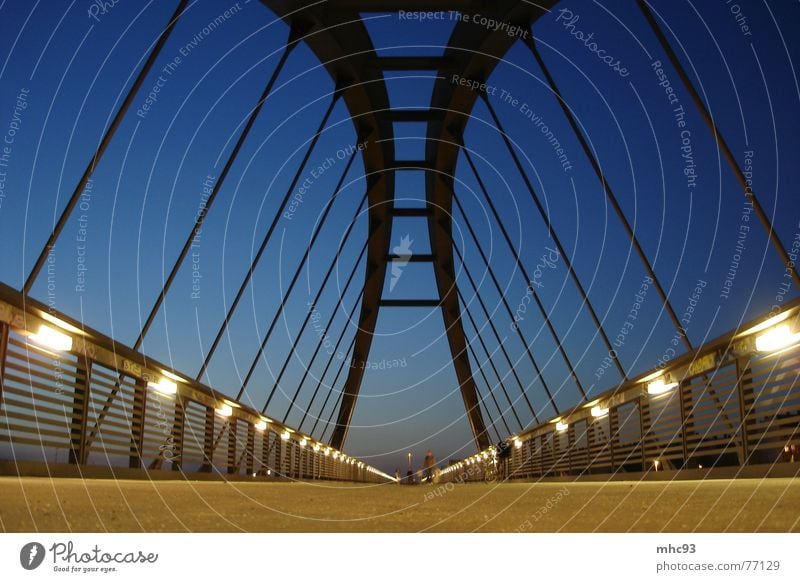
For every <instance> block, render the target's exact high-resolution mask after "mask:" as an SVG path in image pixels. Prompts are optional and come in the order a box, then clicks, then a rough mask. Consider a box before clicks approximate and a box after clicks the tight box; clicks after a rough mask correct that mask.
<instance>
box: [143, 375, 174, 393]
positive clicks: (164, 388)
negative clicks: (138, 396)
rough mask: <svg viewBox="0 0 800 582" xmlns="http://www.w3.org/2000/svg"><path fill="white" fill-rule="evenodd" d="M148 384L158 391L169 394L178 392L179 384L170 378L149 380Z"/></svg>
mask: <svg viewBox="0 0 800 582" xmlns="http://www.w3.org/2000/svg"><path fill="white" fill-rule="evenodd" d="M147 385H148V386H149V387H150V388H152V389H153V390H155V391H156V392H158V393H160V394H165V395H167V396H170V395H172V394H177V393H178V385H177V384H176V383H175V382H173V381H172V380H169V379H168V378H161V379H160V380H159V381H158V382H148V383H147Z"/></svg>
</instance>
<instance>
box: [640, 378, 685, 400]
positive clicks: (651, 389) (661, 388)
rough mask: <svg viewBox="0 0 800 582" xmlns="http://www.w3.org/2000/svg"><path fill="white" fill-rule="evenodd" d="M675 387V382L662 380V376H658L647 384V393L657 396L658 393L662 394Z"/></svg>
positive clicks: (676, 384) (676, 385)
mask: <svg viewBox="0 0 800 582" xmlns="http://www.w3.org/2000/svg"><path fill="white" fill-rule="evenodd" d="M677 387H678V383H677V382H664V378H659V379H658V380H654V381H652V382H650V383H649V384H648V385H647V393H648V394H650V395H651V396H657V395H658V394H664V393H665V392H669V391H670V390H672V389H673V388H677Z"/></svg>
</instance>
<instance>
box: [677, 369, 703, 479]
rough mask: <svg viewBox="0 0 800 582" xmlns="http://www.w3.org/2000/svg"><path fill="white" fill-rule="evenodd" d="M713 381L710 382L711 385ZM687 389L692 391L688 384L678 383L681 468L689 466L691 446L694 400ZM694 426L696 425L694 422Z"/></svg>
mask: <svg viewBox="0 0 800 582" xmlns="http://www.w3.org/2000/svg"><path fill="white" fill-rule="evenodd" d="M710 382H711V380H709V383H710ZM687 389H691V386H690V385H689V383H688V382H683V381H681V382H678V406H680V409H681V450H682V451H683V463H682V467H681V468H686V467H688V466H689V446H688V445H687V442H688V436H689V429H688V425H689V423H690V422H691V421H690V419H691V416H692V415H691V413H690V412H689V410H691V406H692V399H691V398H690V397H689V395H688V394H686V391H687ZM692 424H694V423H693V422H692Z"/></svg>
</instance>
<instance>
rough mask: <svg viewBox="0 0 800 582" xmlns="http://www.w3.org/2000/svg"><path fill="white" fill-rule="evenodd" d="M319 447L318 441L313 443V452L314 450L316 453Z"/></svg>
mask: <svg viewBox="0 0 800 582" xmlns="http://www.w3.org/2000/svg"><path fill="white" fill-rule="evenodd" d="M319 448H320V447H319V443H314V452H315V453H318V452H319Z"/></svg>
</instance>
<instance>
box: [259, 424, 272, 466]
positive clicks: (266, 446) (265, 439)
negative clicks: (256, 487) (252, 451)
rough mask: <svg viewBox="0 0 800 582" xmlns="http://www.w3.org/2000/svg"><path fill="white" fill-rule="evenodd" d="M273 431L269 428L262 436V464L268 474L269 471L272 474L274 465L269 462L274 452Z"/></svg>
mask: <svg viewBox="0 0 800 582" xmlns="http://www.w3.org/2000/svg"><path fill="white" fill-rule="evenodd" d="M272 434H273V432H272V430H271V429H269V428H267V429H266V430H264V432H263V433H262V434H261V464H262V465H263V468H262V471H263V472H264V474H265V475H266V474H267V471H269V472H270V475H271V474H272V464H271V463H270V462H269V455H270V453H271V452H272V447H273V445H272V444H271V441H272Z"/></svg>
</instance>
